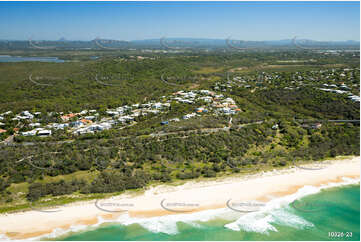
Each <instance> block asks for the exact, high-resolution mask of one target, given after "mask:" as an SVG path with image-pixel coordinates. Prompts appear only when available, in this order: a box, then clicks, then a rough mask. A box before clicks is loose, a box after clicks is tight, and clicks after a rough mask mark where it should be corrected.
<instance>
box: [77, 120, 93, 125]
mask: <svg viewBox="0 0 361 242" xmlns="http://www.w3.org/2000/svg"><path fill="white" fill-rule="evenodd" d="M80 122H82V123H83V124H84V125H85V124H91V123H93V122H92V121H91V120H88V119H81V120H80Z"/></svg>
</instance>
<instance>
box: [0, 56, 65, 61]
mask: <svg viewBox="0 0 361 242" xmlns="http://www.w3.org/2000/svg"><path fill="white" fill-rule="evenodd" d="M24 61H40V62H57V63H62V62H65V61H64V60H61V59H58V57H23V56H10V55H0V62H24Z"/></svg>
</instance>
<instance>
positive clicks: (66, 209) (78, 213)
mask: <svg viewBox="0 0 361 242" xmlns="http://www.w3.org/2000/svg"><path fill="white" fill-rule="evenodd" d="M343 177H350V178H359V177H360V157H354V158H349V159H343V160H334V161H332V162H331V163H330V164H328V165H327V166H325V167H324V168H323V169H320V170H304V169H300V168H291V169H285V170H278V171H272V172H267V173H259V174H256V175H250V176H247V177H229V178H222V179H218V180H214V181H202V182H187V183H185V184H184V185H181V186H166V185H163V186H157V187H152V188H150V189H148V190H147V191H146V192H145V193H144V194H142V195H138V196H134V197H131V196H129V195H121V196H117V197H114V198H110V199H107V200H102V201H98V203H97V205H98V207H100V208H103V209H106V210H109V211H119V210H124V209H125V210H128V211H129V215H130V216H140V217H142V216H162V215H166V214H174V212H171V211H167V210H166V209H164V208H162V206H161V202H162V200H163V206H164V207H166V208H167V209H170V210H176V211H180V210H182V211H192V212H194V211H199V210H205V209H213V208H221V207H226V203H227V201H228V200H230V199H232V200H233V201H243V202H248V201H255V200H257V201H268V200H270V199H272V198H274V197H276V196H282V195H286V194H291V193H294V192H296V191H297V190H298V189H299V188H301V187H303V186H305V185H313V186H320V185H324V184H328V183H330V182H340V181H341V180H342V178H343ZM164 199H165V200H164ZM106 202H107V203H108V204H104V203H106ZM170 203H172V204H170ZM174 203H178V204H174ZM179 203H186V205H184V204H183V205H181V204H179ZM44 210H46V211H54V210H59V211H57V212H39V211H34V210H32V211H27V212H19V213H12V214H7V215H0V225H1V226H0V234H5V235H6V236H8V237H10V238H14V239H16V238H18V239H20V238H29V237H35V236H38V235H41V234H46V233H50V232H52V231H53V229H55V228H63V229H67V228H69V227H70V226H71V225H80V224H84V225H90V224H95V223H97V217H98V216H102V217H104V218H115V217H117V216H119V215H120V214H121V213H120V212H119V213H114V212H106V211H102V210H101V209H99V208H97V207H96V206H95V201H87V202H77V203H72V204H68V205H64V206H61V207H59V208H49V209H44Z"/></svg>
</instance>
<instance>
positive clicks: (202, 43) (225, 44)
mask: <svg viewBox="0 0 361 242" xmlns="http://www.w3.org/2000/svg"><path fill="white" fill-rule="evenodd" d="M147 47H148V48H161V49H187V48H192V49H194V48H235V49H237V48H240V49H242V48H272V47H274V48H280V47H299V48H311V47H319V48H341V47H343V48H359V47H360V41H355V40H347V41H315V40H309V39H297V38H294V39H284V40H265V41H242V40H236V39H233V38H228V39H207V38H166V37H163V38H160V39H145V40H132V41H123V40H112V39H100V38H96V39H94V40H90V41H80V40H67V39H65V38H64V37H62V38H60V39H59V40H55V41H54V40H36V41H34V40H26V41H25V40H0V49H27V48H35V49H36V48H39V49H52V48H60V49H61V48H65V49H88V48H98V49H99V48H100V49H113V48H127V49H129V48H130V49H131V48H147Z"/></svg>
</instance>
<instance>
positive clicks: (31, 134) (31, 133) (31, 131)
mask: <svg viewBox="0 0 361 242" xmlns="http://www.w3.org/2000/svg"><path fill="white" fill-rule="evenodd" d="M21 135H22V136H34V135H36V130H30V131H26V132H21Z"/></svg>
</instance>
